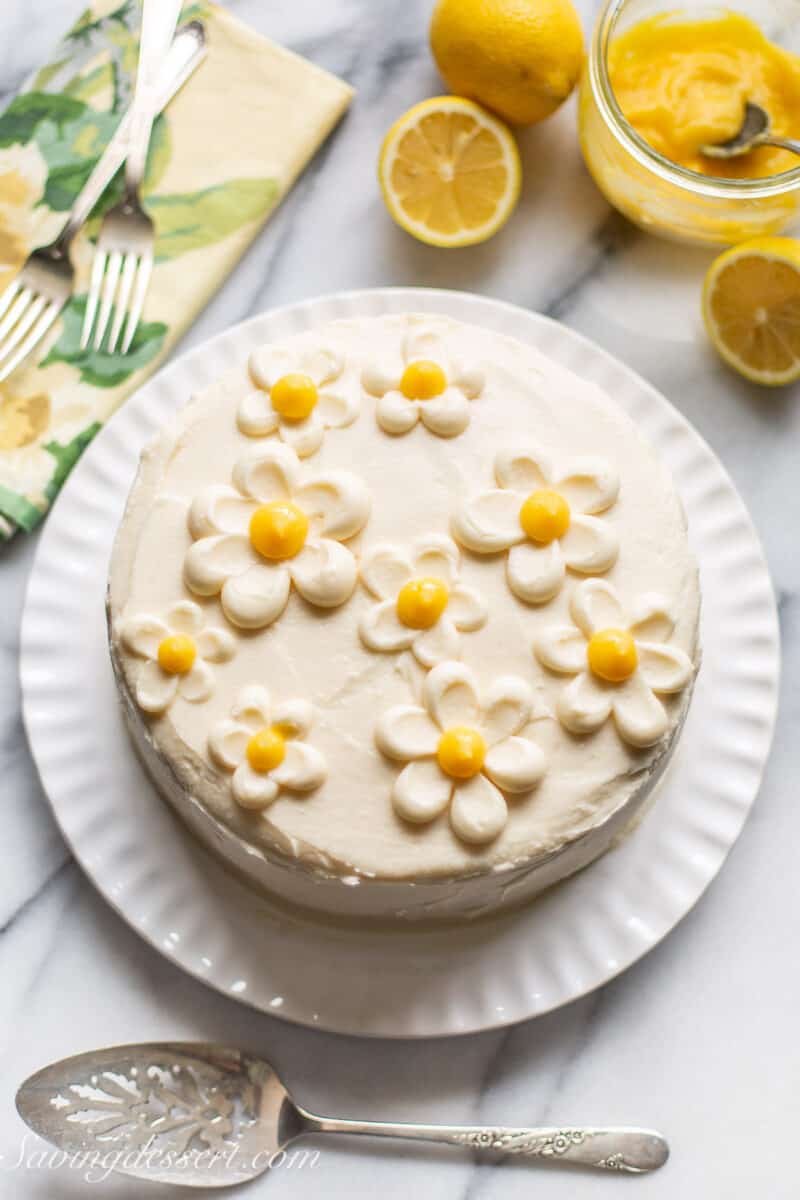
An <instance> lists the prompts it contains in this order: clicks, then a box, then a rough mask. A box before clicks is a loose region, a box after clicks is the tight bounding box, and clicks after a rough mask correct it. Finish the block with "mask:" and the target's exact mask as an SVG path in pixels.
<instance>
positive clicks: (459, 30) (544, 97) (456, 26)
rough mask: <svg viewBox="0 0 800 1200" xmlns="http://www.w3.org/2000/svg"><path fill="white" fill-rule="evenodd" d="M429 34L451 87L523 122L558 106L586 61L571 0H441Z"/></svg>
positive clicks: (508, 118) (540, 117)
mask: <svg viewBox="0 0 800 1200" xmlns="http://www.w3.org/2000/svg"><path fill="white" fill-rule="evenodd" d="M430 41H431V50H432V51H433V57H434V58H435V59H436V65H437V66H438V68H439V70H440V71H441V73H442V75H443V76H444V79H445V81H446V82H447V86H448V87H449V88H450V90H451V91H452V92H454V93H455V94H456V95H457V96H466V97H468V98H469V99H471V100H477V101H478V102H479V103H480V104H484V105H485V106H486V107H487V108H490V109H492V111H493V112H496V113H497V114H498V115H499V116H501V117H504V118H505V120H506V121H511V122H513V123H515V124H518V125H534V124H535V123H536V122H537V121H541V120H543V119H544V118H545V117H549V116H550V114H551V113H553V112H555V110H556V109H557V108H558V106H559V105H560V104H562V103H563V101H564V100H566V98H567V96H568V95H569V94H570V92H571V91H572V89H573V88H574V87H575V84H576V83H577V81H578V76H579V75H580V71H581V66H582V63H583V34H582V32H581V25H580V21H579V19H578V14H577V13H576V11H575V9H574V8H573V6H572V3H571V0H438V2H437V4H436V7H435V9H434V10H433V16H432V18H431V29H430Z"/></svg>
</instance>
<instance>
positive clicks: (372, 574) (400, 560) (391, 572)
mask: <svg viewBox="0 0 800 1200" xmlns="http://www.w3.org/2000/svg"><path fill="white" fill-rule="evenodd" d="M413 574H414V571H413V568H412V566H411V562H410V560H409V559H408V558H406V556H405V555H404V554H402V553H401V552H400V551H399V550H398V549H396V547H394V546H390V545H388V544H386V543H383V542H381V543H379V544H378V545H377V546H371V547H370V549H369V550H366V551H365V552H364V554H363V555H362V557H361V580H362V583H363V584H364V586H365V587H366V588H367V589H368V590H369V591H370V592H372V594H373V596H377V597H378V599H379V600H388V599H389V597H390V596H391V597H394V596H396V595H397V593H398V592H399V591H400V588H401V587H402V586H403V584H404V583H408V581H409V579H411V577H412V575H413Z"/></svg>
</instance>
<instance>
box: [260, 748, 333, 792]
mask: <svg viewBox="0 0 800 1200" xmlns="http://www.w3.org/2000/svg"><path fill="white" fill-rule="evenodd" d="M327 774H328V767H327V763H326V762H325V757H324V755H322V754H321V753H320V751H319V750H317V748H316V747H315V746H309V745H307V744H306V742H287V743H286V756H285V758H284V760H283V762H282V763H281V764H280V766H278V767H275V768H274V770H272V771H270V775H271V776H272V778H273V779H274V780H275V782H276V783H277V784H278V785H279V786H280V787H284V788H289V790H290V791H292V792H311V791H313V790H314V788H318V787H319V786H320V784H322V783H324V782H325V778H326V776H327Z"/></svg>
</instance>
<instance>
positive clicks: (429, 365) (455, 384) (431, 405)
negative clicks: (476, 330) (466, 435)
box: [361, 329, 485, 437]
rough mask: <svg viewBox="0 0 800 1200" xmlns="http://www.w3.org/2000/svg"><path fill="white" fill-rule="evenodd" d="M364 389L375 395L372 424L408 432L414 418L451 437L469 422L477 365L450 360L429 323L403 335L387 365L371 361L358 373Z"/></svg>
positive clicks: (479, 385)
mask: <svg viewBox="0 0 800 1200" xmlns="http://www.w3.org/2000/svg"><path fill="white" fill-rule="evenodd" d="M361 382H362V384H363V386H364V390H365V391H366V392H369V394H370V395H371V396H376V397H378V404H377V406H376V409H375V415H376V417H377V421H378V424H379V425H380V427H381V429H383V430H385V431H386V433H393V434H401V433H408V431H409V430H410V429H413V428H414V426H415V425H416V423H417V421H422V423H423V425H424V426H425V427H426V429H430V431H431V433H435V434H438V435H439V437H455V436H456V434H459V433H463V432H464V430H465V429H466V428H467V426H468V425H469V401H470V400H474V399H475V398H476V397H477V396H480V394H481V392H482V391H483V388H484V385H485V378H484V374H483V371H481V370H480V369H479V368H478V367H476V366H474V365H468V364H464V363H459V362H457V361H455V360H452V359H451V357H450V355H449V354H448V353H447V349H446V347H445V344H444V341H443V339H442V338H441V337H439V335H438V334H437V333H436V332H435V331H434V330H431V329H419V330H415V331H413V332H411V333H409V334H407V335H406V337H405V338H404V340H403V346H402V362H401V363H400V364H399V365H398V366H397V367H396V368H393V367H392V366H391V365H390V366H389V368H388V369H387V367H386V365H385V364H384V363H379V362H374V363H371V364H370V365H369V366H367V367H365V368H364V370H363V371H362V374H361Z"/></svg>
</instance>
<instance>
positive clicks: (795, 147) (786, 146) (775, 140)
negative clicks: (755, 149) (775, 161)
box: [761, 134, 800, 154]
mask: <svg viewBox="0 0 800 1200" xmlns="http://www.w3.org/2000/svg"><path fill="white" fill-rule="evenodd" d="M761 144H762V146H777V147H778V149H779V150H791V152H792V154H800V142H796V141H795V140H794V139H793V138H780V137H773V135H772V134H770V135H769V137H767V138H764V141H763V142H762V143H761Z"/></svg>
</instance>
